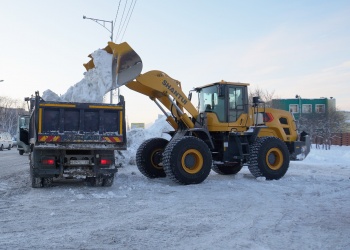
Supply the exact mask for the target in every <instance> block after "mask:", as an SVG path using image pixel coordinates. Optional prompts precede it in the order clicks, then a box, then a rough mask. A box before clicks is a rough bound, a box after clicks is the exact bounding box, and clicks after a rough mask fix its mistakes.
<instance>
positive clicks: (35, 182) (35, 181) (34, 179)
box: [29, 152, 43, 188]
mask: <svg viewBox="0 0 350 250" xmlns="http://www.w3.org/2000/svg"><path fill="white" fill-rule="evenodd" d="M29 164H30V182H31V184H32V188H41V187H43V180H42V178H40V177H38V176H35V175H34V170H33V168H34V156H33V152H32V153H31V155H30V162H29Z"/></svg>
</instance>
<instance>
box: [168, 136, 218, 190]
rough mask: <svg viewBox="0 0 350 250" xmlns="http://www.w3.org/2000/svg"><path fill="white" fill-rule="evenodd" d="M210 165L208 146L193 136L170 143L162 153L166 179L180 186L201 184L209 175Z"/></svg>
mask: <svg viewBox="0 0 350 250" xmlns="http://www.w3.org/2000/svg"><path fill="white" fill-rule="evenodd" d="M211 165H212V155H211V152H210V149H209V147H208V145H207V144H206V143H205V142H204V141H202V140H200V139H198V138H196V137H193V136H184V137H182V138H179V139H175V140H173V141H171V142H170V143H169V144H168V145H167V147H166V148H165V150H164V153H163V167H164V171H165V173H166V175H167V177H169V178H170V179H171V180H173V181H175V182H177V183H180V184H184V185H188V184H198V183H201V182H203V181H204V180H205V179H206V178H207V177H208V175H209V173H210V170H211Z"/></svg>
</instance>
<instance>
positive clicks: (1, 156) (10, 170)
mask: <svg viewBox="0 0 350 250" xmlns="http://www.w3.org/2000/svg"><path fill="white" fill-rule="evenodd" d="M26 169H28V170H29V159H28V154H24V155H19V153H18V150H17V148H12V149H11V150H7V149H4V150H3V151H0V177H4V176H8V175H12V174H14V173H17V172H19V171H22V170H26Z"/></svg>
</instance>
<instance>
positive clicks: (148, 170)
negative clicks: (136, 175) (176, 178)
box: [136, 138, 168, 179]
mask: <svg viewBox="0 0 350 250" xmlns="http://www.w3.org/2000/svg"><path fill="white" fill-rule="evenodd" d="M167 144H168V141H167V140H166V139H164V138H151V139H148V140H146V141H144V142H143V143H142V144H141V145H140V146H139V148H138V149H137V152H136V165H137V168H138V169H139V170H140V172H141V173H142V174H143V175H144V176H146V177H148V178H151V179H152V178H159V177H165V172H164V169H163V166H162V154H163V151H164V148H165V147H166V145H167Z"/></svg>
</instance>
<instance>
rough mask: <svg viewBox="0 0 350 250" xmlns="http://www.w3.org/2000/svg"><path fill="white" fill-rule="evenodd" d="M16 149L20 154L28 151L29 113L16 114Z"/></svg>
mask: <svg viewBox="0 0 350 250" xmlns="http://www.w3.org/2000/svg"><path fill="white" fill-rule="evenodd" d="M17 150H18V153H19V154H20V155H23V154H24V153H29V152H30V147H29V115H19V116H18V127H17Z"/></svg>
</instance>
